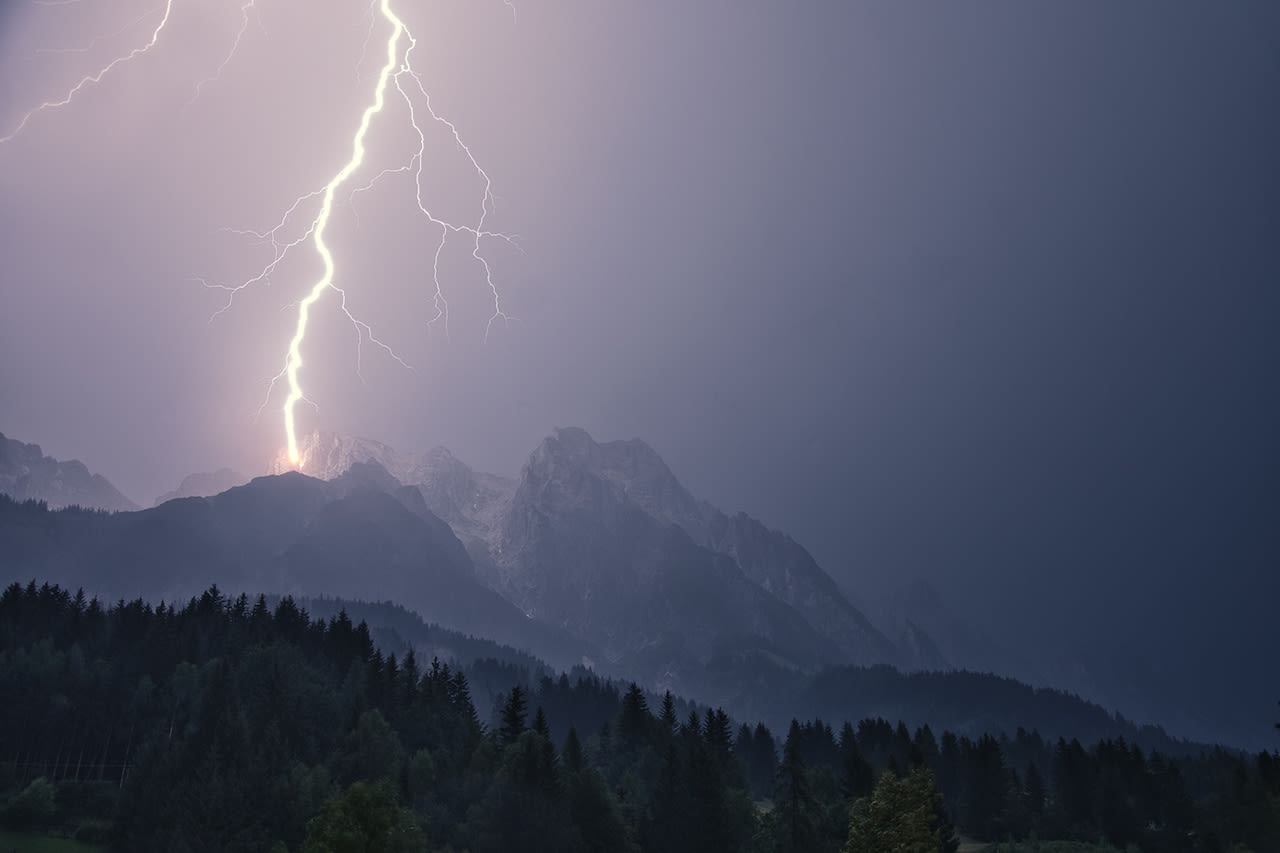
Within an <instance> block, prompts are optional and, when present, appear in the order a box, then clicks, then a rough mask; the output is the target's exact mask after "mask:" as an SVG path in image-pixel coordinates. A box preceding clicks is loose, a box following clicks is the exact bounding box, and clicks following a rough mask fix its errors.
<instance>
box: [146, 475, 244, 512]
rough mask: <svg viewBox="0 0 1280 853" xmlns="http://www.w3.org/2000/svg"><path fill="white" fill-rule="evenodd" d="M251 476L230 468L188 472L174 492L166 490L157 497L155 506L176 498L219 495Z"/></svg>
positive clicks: (239, 484) (240, 484) (241, 484)
mask: <svg viewBox="0 0 1280 853" xmlns="http://www.w3.org/2000/svg"><path fill="white" fill-rule="evenodd" d="M247 482H249V478H248V477H246V476H245V475H244V474H241V473H240V472H239V471H232V470H231V469H230V468H219V469H218V470H217V471H213V472H211V473H203V474H188V475H187V476H186V477H184V478H183V479H182V482H181V483H179V484H178V488H176V489H174V490H173V491H172V492H165V493H164V494H163V495H161V496H160V497H158V498H156V502H155V504H154V505H155V506H160V504H162V503H165V502H166V501H171V500H174V499H175V498H207V497H210V496H211V495H218V494H222V493H223V492H225V491H226V490H227V489H233V488H235V487H236V486H243V485H244V484H245V483H247Z"/></svg>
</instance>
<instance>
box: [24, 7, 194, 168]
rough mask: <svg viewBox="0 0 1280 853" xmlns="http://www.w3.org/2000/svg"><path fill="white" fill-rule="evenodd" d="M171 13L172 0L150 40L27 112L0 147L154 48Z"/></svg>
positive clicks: (165, 8)
mask: <svg viewBox="0 0 1280 853" xmlns="http://www.w3.org/2000/svg"><path fill="white" fill-rule="evenodd" d="M42 5H46V6H54V5H69V4H63V3H44V4H42ZM172 11H173V0H167V2H166V3H165V4H164V16H163V17H161V18H160V23H158V24H156V28H155V31H154V32H152V33H151V38H150V39H149V40H148V41H147V42H146V44H143V45H142V46H140V47H135V48H134V49H133V50H131V51H129V52H128V53H126V54H125V55H124V56H120V57H117V58H116V59H113V60H112V61H111V62H109V63H108V64H106V65H104V66H103V67H102V68H100V69H98V71H97V72H95V73H93V74H87V75H85V76H84V77H81V78H80V82H78V83H76V84H75V85H74V86H72V87H71V89H70V90H69V91H68V92H67V94H66V95H64V96H63V97H62V99H61V100H57V101H45V102H44V103H42V104H40V106H38V107H35V108H34V109H32V110H31V111H30V112H28V113H27V114H26V115H24V116H23V117H22V121H20V122H18V126H17V127H15V128H14V129H13V130H11V131H9V133H8V134H7V135H5V136H0V145H3V144H4V143H6V142H8V141H9V140H11V139H13V138H14V137H15V136H17V135H18V134H19V133H21V132H22V129H23V128H25V127H26V126H27V122H29V121H31V118H32V117H33V116H35V115H36V114H37V113H40V112H43V111H44V110H51V109H56V108H58V107H65V106H66V105H67V104H69V103H71V102H72V101H73V100H75V97H76V95H78V94H80V92H81V91H83V90H84V89H85V87H87V86H90V85H93V86H96V85H98V84H99V83H101V82H102V78H103V77H106V76H107V75H108V74H110V73H111V71H112V70H113V69H115V68H116V67H117V66H120V65H123V64H124V63H126V62H129V61H131V60H134V59H137V58H138V57H139V56H142V54H144V53H146V52H147V51H149V50H151V48H153V47H155V46H156V42H157V41H159V40H160V33H161V32H162V31H163V30H164V28H165V26H166V25H167V24H168V23H169V13H170V12H172Z"/></svg>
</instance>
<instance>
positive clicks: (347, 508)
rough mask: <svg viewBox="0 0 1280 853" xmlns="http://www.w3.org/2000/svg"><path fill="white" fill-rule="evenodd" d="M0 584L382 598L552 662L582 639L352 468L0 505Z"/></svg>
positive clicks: (412, 498)
mask: <svg viewBox="0 0 1280 853" xmlns="http://www.w3.org/2000/svg"><path fill="white" fill-rule="evenodd" d="M0 555H3V558H2V559H0V575H3V580H4V581H5V582H8V581H26V580H29V579H30V578H32V577H37V576H39V577H47V578H49V579H50V580H54V581H58V582H60V583H63V584H65V585H68V586H72V587H78V586H79V587H84V588H85V589H86V590H87V591H88V592H90V593H91V594H99V595H102V596H103V597H104V598H107V599H111V600H114V599H115V598H119V597H126V598H129V597H134V596H143V597H147V598H151V599H154V598H159V597H163V598H165V599H168V600H170V601H172V600H175V599H182V598H185V597H188V596H190V595H194V594H196V593H198V592H200V591H201V590H203V589H205V588H207V587H208V586H209V585H210V584H211V583H216V584H218V585H219V586H221V587H223V588H225V589H237V590H239V589H243V590H254V591H261V592H277V593H290V594H294V595H331V596H346V597H352V598H365V599H374V600H390V601H395V602H397V603H399V604H402V605H404V606H406V607H409V608H411V609H413V610H415V611H416V612H418V613H419V614H421V615H422V616H423V618H425V619H427V620H430V621H433V622H437V623H439V624H440V625H442V626H444V627H447V628H451V629H454V630H459V631H463V632H467V633H472V634H477V635H481V636H485V637H488V638H491V639H494V640H496V641H498V642H501V643H506V644H509V645H514V646H519V647H521V648H534V649H538V651H539V652H540V653H541V654H542V655H543V656H544V657H546V658H547V659H548V660H550V661H552V662H554V663H556V664H557V665H561V666H565V665H571V664H573V663H577V662H580V661H581V658H582V654H583V649H584V644H582V643H580V642H577V641H571V640H569V639H568V638H567V637H565V636H563V635H561V634H559V633H558V632H556V631H555V630H553V629H549V628H547V627H546V626H544V625H540V624H538V623H536V622H533V621H531V620H529V619H528V618H527V617H526V616H525V615H524V614H523V613H521V612H520V611H519V610H518V609H516V608H515V607H513V606H512V605H511V604H510V603H508V602H507V601H505V600H504V599H503V598H502V597H501V596H500V595H498V594H497V593H495V592H493V591H492V590H490V589H488V588H487V587H486V586H484V585H483V584H482V583H480V582H479V581H478V579H477V578H476V576H475V570H474V568H473V566H472V564H471V560H470V559H469V558H468V556H467V553H466V551H465V549H464V548H463V546H462V543H461V542H459V541H458V539H457V537H455V536H454V535H453V532H452V531H451V530H450V528H449V526H448V525H447V524H445V523H444V522H443V521H441V520H440V519H439V518H437V517H436V516H434V515H433V514H431V512H430V511H429V510H427V508H426V505H425V503H424V502H423V500H422V497H421V494H420V493H419V492H418V491H417V490H416V489H410V488H404V487H401V486H400V485H399V484H398V483H396V482H395V480H394V479H392V478H391V477H390V476H389V475H388V474H387V473H386V472H385V471H383V470H382V469H380V468H376V467H374V466H355V467H354V468H353V469H352V471H351V472H349V473H348V474H346V475H343V476H342V477H339V478H338V479H336V480H334V481H332V482H324V481H322V480H317V479H314V478H312V477H307V476H304V475H302V474H298V473H289V474H282V475H280V476H275V477H259V478H257V479H255V480H253V481H252V482H250V483H248V484H247V485H244V486H239V487H236V488H233V489H230V490H229V491H226V492H224V493H222V494H220V495H216V496H214V497H210V498H183V499H179V500H172V501H169V502H167V503H165V504H162V505H161V506H159V507H155V508H153V509H148V510H142V511H138V512H128V513H117V514H114V515H103V514H101V513H92V512H75V511H70V510H68V511H63V512H51V511H48V510H45V509H42V508H41V507H39V506H38V505H34V504H29V503H28V504H20V503H13V502H9V501H5V502H3V503H2V504H0Z"/></svg>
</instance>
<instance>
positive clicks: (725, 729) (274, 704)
mask: <svg viewBox="0 0 1280 853" xmlns="http://www.w3.org/2000/svg"><path fill="white" fill-rule="evenodd" d="M477 681H480V682H484V683H486V684H489V685H498V684H501V685H503V687H502V690H501V693H500V695H498V696H497V698H496V700H495V702H494V703H493V707H491V708H490V707H486V708H485V709H484V713H483V714H481V713H480V712H479V711H478V710H477V707H476V703H475V702H474V701H473V698H472V697H473V685H474V683H476V682H477ZM0 696H3V697H4V701H3V702H0V803H2V805H0V821H2V822H3V823H4V824H5V825H7V826H9V827H11V828H14V829H23V830H34V831H45V832H53V833H60V834H65V835H75V836H77V837H79V838H81V839H82V840H87V841H90V842H95V843H100V844H107V845H110V846H111V847H112V848H113V849H117V850H131V851H150V850H155V851H160V850H164V851H193V853H194V851H215V850H217V851H263V853H282V852H283V851H305V853H321V851H339V850H342V851H347V850H379V851H397V850H404V851H409V850H415V851H421V850H439V851H445V850H454V851H460V850H471V851H499V850H509V849H517V848H518V849H524V850H533V851H538V850H546V851H605V850H608V851H628V850H631V851H675V853H680V851H719V850H724V851H800V850H804V851H833V853H834V851H842V850H848V851H854V853H856V851H869V850H883V849H893V848H895V847H896V848H898V849H907V850H921V851H924V850H948V851H951V850H955V849H956V844H957V837H958V835H960V834H963V835H965V836H968V837H972V838H974V839H978V840H983V841H993V842H994V841H1000V840H1007V839H1025V838H1038V839H1069V840H1078V841H1084V842H1090V843H1101V842H1105V843H1109V844H1112V845H1115V846H1116V847H1117V848H1124V847H1126V846H1127V845H1136V846H1137V847H1138V848H1139V849H1146V850H1172V851H1179V850H1185V851H1201V850H1204V851H1213V850H1227V849H1232V845H1244V846H1245V848H1247V849H1253V850H1268V849H1280V756H1277V754H1276V753H1274V752H1271V753H1266V752H1264V753H1261V754H1259V755H1257V756H1247V755H1243V754H1240V753H1236V752H1233V751H1229V750H1224V749H1214V750H1209V751H1204V752H1201V753H1199V754H1195V755H1178V756H1171V755H1163V754H1161V753H1159V752H1144V751H1143V750H1142V749H1140V748H1139V747H1137V746H1136V745H1132V744H1129V743H1126V742H1125V741H1124V740H1123V739H1104V740H1101V741H1098V742H1096V743H1094V744H1093V745H1092V746H1090V747H1087V748H1086V747H1085V746H1084V745H1082V744H1081V743H1080V742H1079V741H1078V740H1071V741H1067V740H1065V739H1058V740H1057V741H1054V742H1049V741H1047V740H1045V739H1042V738H1041V737H1040V735H1039V734H1038V733H1036V732H1035V731H1031V732H1027V731H1025V730H1018V731H1016V732H1015V733H1014V734H1013V736H1007V735H1004V734H985V735H982V736H979V737H976V738H972V737H967V736H957V735H956V734H954V733H952V732H949V731H944V732H942V733H941V734H939V735H935V733H934V732H933V731H932V730H931V729H930V728H929V727H928V726H921V727H919V728H917V729H915V730H914V731H911V730H909V729H908V728H907V727H906V726H905V725H904V724H902V723H898V724H897V725H896V726H895V725H893V724H891V723H890V722H888V721H886V720H883V719H867V720H863V721H861V722H859V723H857V724H856V725H855V724H853V723H849V722H844V723H840V724H839V725H835V726H833V725H832V724H830V723H827V722H824V721H823V720H820V719H814V720H809V721H804V722H801V721H798V720H797V721H793V722H792V724H791V726H790V727H789V730H788V731H787V732H786V733H785V735H784V736H778V735H775V733H774V732H772V731H770V730H769V729H768V728H767V727H766V726H764V725H763V724H756V725H754V726H753V725H749V724H745V723H735V721H733V720H731V719H730V717H729V716H728V714H727V713H726V712H725V711H724V710H722V709H712V708H705V707H698V706H695V705H693V704H691V703H689V702H685V701H682V700H680V699H677V698H676V697H673V696H671V695H670V694H669V693H668V694H666V695H664V696H656V695H653V694H647V693H645V692H644V691H643V690H641V689H640V688H639V687H638V686H636V685H634V684H631V685H629V686H625V687H623V686H620V685H618V684H616V683H614V682H611V681H607V680H602V679H600V678H598V677H596V676H594V675H592V674H591V673H589V672H586V671H583V670H578V671H574V672H573V673H566V674H561V675H558V676H557V677H552V676H550V675H546V674H541V675H540V676H539V675H538V674H535V673H531V672H530V671H529V670H528V669H525V668H522V667H519V666H516V665H513V664H510V663H500V662H498V661H495V660H488V661H479V662H476V663H474V664H471V665H468V666H467V667H465V668H463V667H459V666H458V665H457V664H456V663H451V662H442V661H440V660H432V661H430V662H425V663H424V662H421V661H418V660H417V659H416V657H415V655H414V652H413V651H412V650H410V651H408V652H406V653H404V654H403V655H401V656H397V655H395V654H394V653H392V654H384V653H383V651H382V650H380V649H379V648H378V647H377V645H376V643H375V642H374V640H373V637H372V635H371V633H370V630H369V627H368V625H367V624H366V623H365V622H363V621H361V622H359V623H353V622H352V620H351V619H350V618H349V617H348V615H347V613H346V612H345V611H339V612H338V613H336V614H334V615H332V616H330V617H329V618H328V619H327V620H325V619H318V618H312V617H311V616H310V614H308V613H307V611H306V610H304V609H303V608H301V607H299V606H298V605H297V603H296V602H295V601H294V600H293V599H291V598H287V597H286V598H283V599H281V600H279V601H278V602H277V603H275V605H274V606H273V607H270V606H268V605H267V603H266V599H265V598H262V597H259V598H257V599H256V600H250V599H249V598H248V597H246V596H244V595H241V596H239V597H236V598H229V597H227V596H224V595H223V594H222V593H221V592H220V591H218V590H217V588H216V587H215V588H210V589H209V590H207V591H206V592H205V593H203V594H202V595H201V596H199V597H197V598H192V599H191V600H189V601H187V602H186V603H185V604H182V605H167V604H164V603H161V604H157V605H152V604H149V603H147V602H144V601H141V600H136V601H117V602H115V603H113V604H104V603H103V602H101V601H99V600H97V599H95V598H89V597H87V596H85V595H84V593H83V592H80V591H78V592H75V593H72V592H70V591H69V590H66V589H63V588H60V587H58V586H54V585H49V584H44V585H39V586H38V585H37V584H36V583H35V582H34V581H33V582H31V583H30V584H27V585H26V586H22V585H19V584H14V585H11V586H10V587H8V588H7V589H6V590H5V591H4V592H3V594H0Z"/></svg>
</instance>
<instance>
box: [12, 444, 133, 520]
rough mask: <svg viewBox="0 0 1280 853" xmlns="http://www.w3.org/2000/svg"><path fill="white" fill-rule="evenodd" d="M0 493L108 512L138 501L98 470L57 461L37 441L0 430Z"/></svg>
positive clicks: (56, 506) (76, 462)
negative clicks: (20, 437)
mask: <svg viewBox="0 0 1280 853" xmlns="http://www.w3.org/2000/svg"><path fill="white" fill-rule="evenodd" d="M0 494H6V495H9V496H10V497H12V498H15V499H16V500H20V501H23V500H38V501H44V502H45V503H47V504H48V505H49V506H50V507H51V508H53V509H60V508H62V507H65V506H82V507H85V508H87V509H104V510H107V511H108V512H120V511H124V510H134V509H137V508H138V505H137V504H135V503H134V502H133V501H131V500H129V499H128V498H126V497H125V496H124V495H122V494H121V493H120V490H119V489H117V488H116V487H115V486H113V485H111V482H110V481H109V480H107V478H106V477H103V476H102V475H101V474H91V473H90V472H89V469H88V468H87V467H85V465H84V463H83V462H81V461H79V460H78V459H72V460H70V461H69V462H59V461H58V460H57V459H54V458H53V457H52V456H45V455H44V453H43V451H41V450H40V445H38V444H23V443H22V442H20V441H16V440H15V439H12V438H5V436H4V434H3V433H0Z"/></svg>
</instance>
